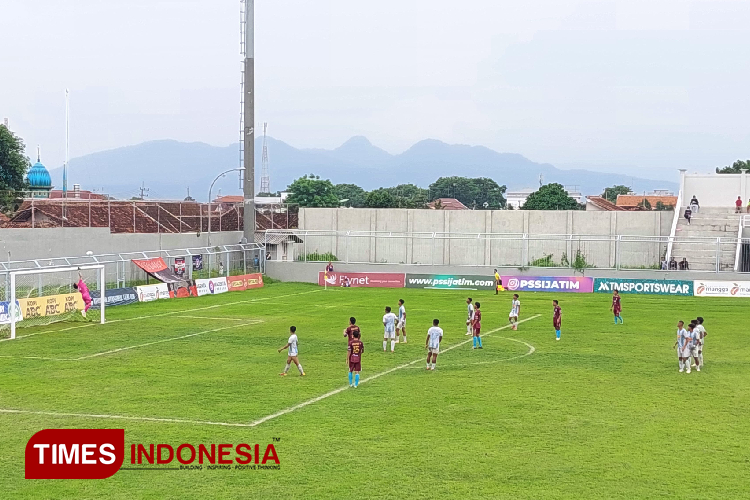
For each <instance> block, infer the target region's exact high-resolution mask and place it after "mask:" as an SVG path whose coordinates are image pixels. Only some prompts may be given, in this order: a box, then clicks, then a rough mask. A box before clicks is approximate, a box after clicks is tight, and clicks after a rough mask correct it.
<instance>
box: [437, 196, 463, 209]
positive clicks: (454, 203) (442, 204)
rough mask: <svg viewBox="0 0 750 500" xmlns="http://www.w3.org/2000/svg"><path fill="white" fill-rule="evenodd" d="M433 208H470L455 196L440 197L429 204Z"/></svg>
mask: <svg viewBox="0 0 750 500" xmlns="http://www.w3.org/2000/svg"><path fill="white" fill-rule="evenodd" d="M427 207H429V208H430V209H431V210H468V208H467V207H466V205H464V204H463V203H461V202H460V201H458V200H457V199H455V198H438V199H436V200H433V201H431V202H430V203H428V204H427Z"/></svg>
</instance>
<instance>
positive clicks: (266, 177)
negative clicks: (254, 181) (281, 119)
mask: <svg viewBox="0 0 750 500" xmlns="http://www.w3.org/2000/svg"><path fill="white" fill-rule="evenodd" d="M267 130H268V123H265V122H264V123H263V155H262V157H261V159H260V163H261V170H260V192H261V193H270V192H271V174H270V173H269V172H268V142H267V140H266V131H267Z"/></svg>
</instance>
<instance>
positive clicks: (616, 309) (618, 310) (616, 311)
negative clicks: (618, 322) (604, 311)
mask: <svg viewBox="0 0 750 500" xmlns="http://www.w3.org/2000/svg"><path fill="white" fill-rule="evenodd" d="M614 311H615V316H619V315H620V311H621V309H620V308H619V307H615V308H614Z"/></svg>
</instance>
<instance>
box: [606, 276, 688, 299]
mask: <svg viewBox="0 0 750 500" xmlns="http://www.w3.org/2000/svg"><path fill="white" fill-rule="evenodd" d="M612 290H617V291H618V292H620V293H637V294H644V295H647V294H649V295H691V296H692V295H693V282H692V281H682V280H642V279H620V278H595V279H594V293H612Z"/></svg>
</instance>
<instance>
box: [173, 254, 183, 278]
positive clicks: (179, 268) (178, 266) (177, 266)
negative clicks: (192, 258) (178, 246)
mask: <svg viewBox="0 0 750 500" xmlns="http://www.w3.org/2000/svg"><path fill="white" fill-rule="evenodd" d="M174 273H175V274H176V275H177V276H180V277H182V276H184V275H185V257H175V259H174Z"/></svg>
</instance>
